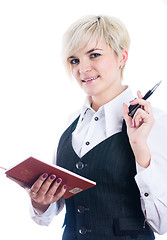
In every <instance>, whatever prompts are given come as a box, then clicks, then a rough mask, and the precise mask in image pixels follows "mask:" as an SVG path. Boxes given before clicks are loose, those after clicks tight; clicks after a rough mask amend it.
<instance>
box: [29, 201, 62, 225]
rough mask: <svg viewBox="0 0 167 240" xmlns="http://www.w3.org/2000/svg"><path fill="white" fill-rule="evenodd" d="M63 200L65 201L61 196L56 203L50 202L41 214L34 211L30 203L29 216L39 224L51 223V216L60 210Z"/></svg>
mask: <svg viewBox="0 0 167 240" xmlns="http://www.w3.org/2000/svg"><path fill="white" fill-rule="evenodd" d="M64 202H65V201H64V199H63V198H62V199H60V200H59V203H57V202H55V203H52V204H51V205H50V206H49V208H48V209H47V210H46V211H45V212H44V213H43V214H41V215H40V214H38V213H37V212H36V211H35V209H34V208H33V207H32V205H30V215H31V218H32V219H33V220H34V222H36V223H37V224H39V225H42V226H48V225H49V224H50V223H51V221H52V219H53V217H54V216H55V215H58V214H59V213H60V212H61V210H62V209H63V207H64Z"/></svg>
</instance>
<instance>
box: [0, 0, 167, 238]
mask: <svg viewBox="0 0 167 240" xmlns="http://www.w3.org/2000/svg"><path fill="white" fill-rule="evenodd" d="M87 14H106V15H111V16H115V17H118V18H120V19H121V20H122V21H123V22H124V23H125V25H126V26H127V28H128V30H129V33H130V37H131V48H130V52H129V60H128V63H127V66H126V70H125V75H124V83H125V84H129V85H131V88H132V90H133V91H134V94H136V91H137V90H138V89H139V90H140V91H141V92H142V93H143V94H144V93H145V92H146V91H148V90H149V89H150V88H152V87H153V86H154V85H155V84H156V83H157V82H158V81H160V80H163V82H162V84H161V86H160V87H159V88H158V89H157V91H156V92H155V93H154V94H153V95H152V96H151V98H150V100H149V101H151V103H152V105H154V106H157V107H159V108H161V109H164V110H165V111H167V106H166V101H167V96H166V92H167V73H166V69H167V67H166V65H167V60H166V57H167V46H166V44H167V34H166V23H167V1H166V0H103V1H100V0H99V1H97V0H96V1H94V0H91V1H90V0H83V1H79V0H70V1H68V0H67V1H65V0H61V1H56V0H55V1H53V0H20V1H19V0H0V166H4V167H10V166H12V165H14V164H16V163H18V162H19V161H22V160H24V159H25V158H27V157H29V156H30V155H33V156H34V157H38V158H40V159H41V160H44V161H47V162H52V159H53V154H54V151H55V149H56V145H57V141H58V139H59V137H60V134H61V133H62V131H63V129H64V126H65V123H66V120H67V118H68V116H69V114H70V113H71V112H73V111H75V110H76V109H78V108H79V107H80V106H81V104H82V102H83V99H84V94H83V93H82V91H81V90H80V88H79V87H78V86H77V85H76V84H75V82H71V80H69V79H68V77H67V75H66V73H65V71H64V68H63V65H62V62H61V40H62V36H63V33H64V31H65V30H66V28H67V27H68V26H69V24H71V23H72V22H73V21H75V20H77V19H78V18H79V17H81V16H83V15H87ZM28 208H29V197H28V195H27V193H26V192H25V191H24V190H23V189H21V188H20V187H19V186H17V185H16V184H15V183H14V182H12V181H10V180H8V179H6V178H5V176H4V172H3V171H2V170H0V226H1V232H0V235H2V236H3V239H9V238H10V237H11V238H13V239H17V240H22V239H23V238H24V240H28V239H35V238H38V239H40V240H44V239H46V238H47V239H48V238H52V239H56V240H60V239H61V231H62V230H61V225H62V221H63V213H62V214H61V215H60V216H59V217H55V218H54V220H53V222H52V223H51V225H50V226H49V227H41V226H38V225H36V224H35V223H34V222H33V221H32V220H31V219H30V217H29V209H28ZM4 234H5V235H4ZM5 236H6V237H5ZM165 236H166V237H167V235H163V236H157V238H156V239H158V240H162V239H163V240H164V239H166V238H165Z"/></svg>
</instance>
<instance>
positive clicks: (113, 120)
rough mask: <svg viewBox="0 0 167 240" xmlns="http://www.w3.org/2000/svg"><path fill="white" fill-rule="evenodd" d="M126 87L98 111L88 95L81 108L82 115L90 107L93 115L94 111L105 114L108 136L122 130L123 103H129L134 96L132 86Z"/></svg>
mask: <svg viewBox="0 0 167 240" xmlns="http://www.w3.org/2000/svg"><path fill="white" fill-rule="evenodd" d="M124 88H125V90H124V91H123V92H122V93H121V94H120V95H118V96H117V97H116V98H114V99H113V100H111V101H110V102H108V103H106V104H105V105H103V106H102V107H100V108H99V110H98V111H97V112H95V111H94V110H93V109H92V108H91V101H90V98H89V97H86V99H85V103H84V106H83V108H82V110H81V115H82V117H83V116H84V115H85V112H86V111H88V109H89V110H91V111H92V115H93V114H94V113H96V114H97V115H98V114H100V115H101V114H104V116H105V128H106V129H105V131H106V137H109V136H111V135H112V134H114V133H116V132H120V131H121V129H122V120H123V117H122V110H123V103H126V104H127V105H129V102H130V101H131V100H132V99H133V98H134V97H133V94H132V91H131V89H130V87H128V86H124Z"/></svg>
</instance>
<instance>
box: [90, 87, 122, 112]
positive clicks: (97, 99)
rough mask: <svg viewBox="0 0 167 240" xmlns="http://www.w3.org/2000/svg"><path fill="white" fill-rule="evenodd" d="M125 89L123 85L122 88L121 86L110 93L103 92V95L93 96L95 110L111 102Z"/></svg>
mask: <svg viewBox="0 0 167 240" xmlns="http://www.w3.org/2000/svg"><path fill="white" fill-rule="evenodd" d="M123 91H124V88H123V86H122V85H121V88H119V89H118V90H117V91H113V92H112V93H110V94H106V93H105V94H102V95H101V96H91V102H92V104H91V106H92V108H93V110H94V111H96V112H97V111H98V109H99V108H100V107H101V106H103V105H105V104H106V103H108V102H110V101H111V100H113V99H114V98H116V97H117V96H118V95H120V94H121V93H122V92H123Z"/></svg>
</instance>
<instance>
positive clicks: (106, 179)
mask: <svg viewBox="0 0 167 240" xmlns="http://www.w3.org/2000/svg"><path fill="white" fill-rule="evenodd" d="M78 119H79V118H77V119H76V120H75V121H74V122H73V123H72V124H71V126H70V127H69V128H68V129H67V130H66V131H65V132H64V133H63V135H62V137H61V138H60V142H59V145H58V150H57V164H58V165H59V166H62V167H64V168H66V169H69V170H70V171H73V172H75V173H77V174H79V175H81V176H83V177H86V178H89V179H90V180H93V181H95V182H96V184H97V185H96V186H95V187H93V188H91V189H88V190H86V191H83V192H81V193H78V194H77V195H75V196H73V197H71V198H69V199H67V200H66V217H65V222H64V225H66V227H65V230H64V234H63V240H82V239H83V240H130V239H138V240H139V239H140V240H152V239H154V234H153V232H152V231H151V229H150V228H149V226H148V225H147V223H146V222H145V218H144V216H143V212H142V210H141V203H140V193H139V190H138V187H137V185H136V183H135V180H134V176H135V174H136V165H135V159H134V155H133V152H132V150H131V147H130V144H129V141H128V136H127V134H126V125H125V122H124V123H123V128H122V132H119V133H116V134H114V135H113V136H111V137H109V138H107V139H106V140H104V141H102V142H101V143H99V144H98V145H96V146H95V147H94V148H93V149H91V150H90V151H89V152H88V153H86V154H85V155H84V156H83V157H82V158H79V157H78V155H77V154H76V153H75V151H74V150H73V147H72V132H73V131H74V130H75V128H76V125H77V122H78Z"/></svg>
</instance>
